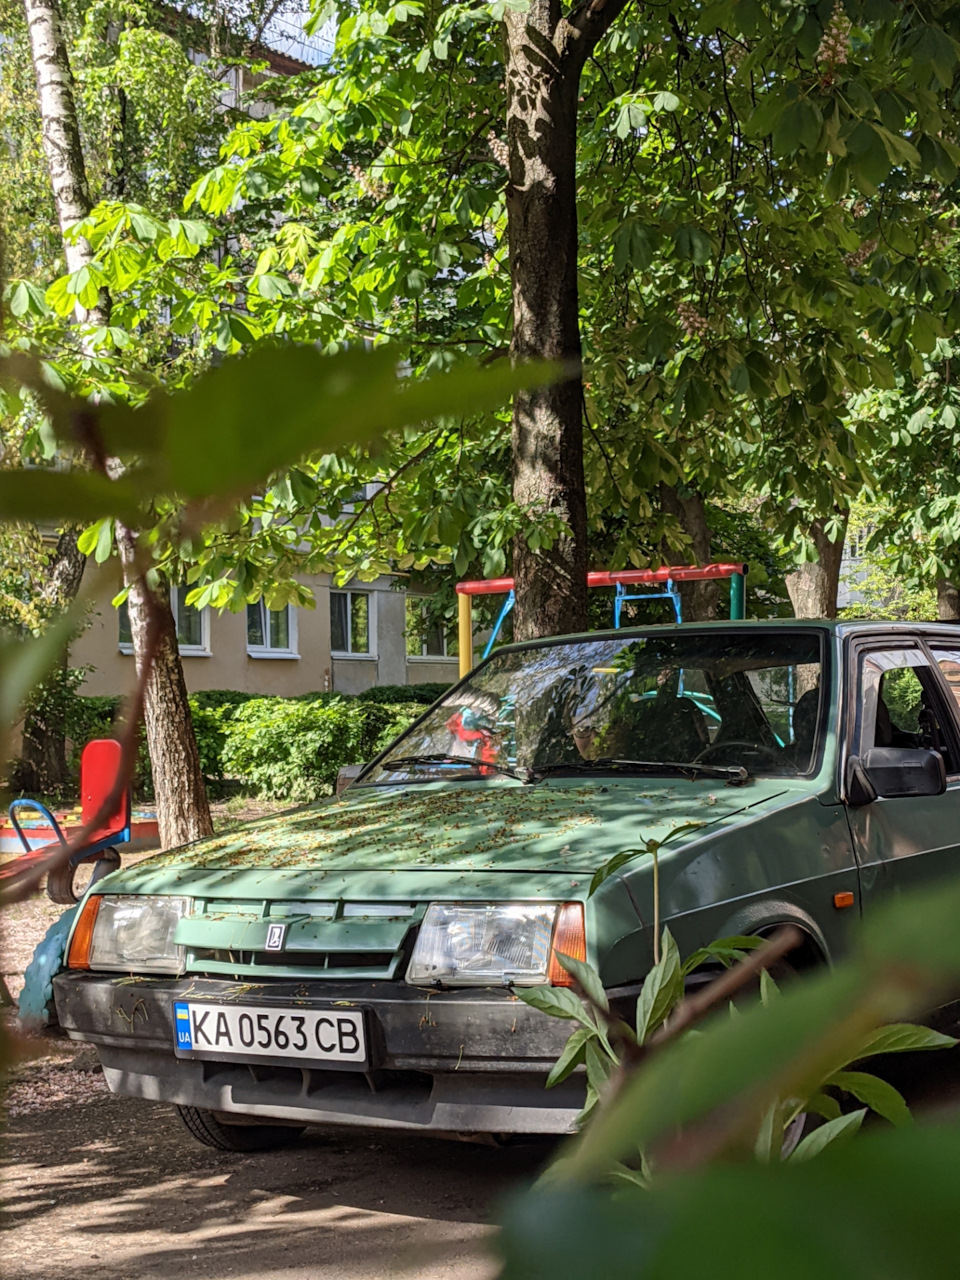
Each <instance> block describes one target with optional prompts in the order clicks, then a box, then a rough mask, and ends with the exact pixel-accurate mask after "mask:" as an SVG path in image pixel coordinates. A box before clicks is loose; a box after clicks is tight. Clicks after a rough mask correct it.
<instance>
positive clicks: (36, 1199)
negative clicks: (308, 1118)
mask: <svg viewBox="0 0 960 1280" xmlns="http://www.w3.org/2000/svg"><path fill="white" fill-rule="evenodd" d="M244 816H246V814H245V813H244V812H243V810H242V809H241V808H240V806H238V805H236V804H232V805H229V806H218V812H217V815H216V819H215V820H216V822H217V826H218V829H220V830H222V829H224V827H226V826H227V825H228V824H231V823H233V822H235V821H237V820H238V819H240V818H242V817H244ZM251 816H252V815H251ZM140 856H148V855H140ZM133 860H134V859H133V858H128V859H125V860H124V861H125V862H129V861H133ZM61 910H62V908H60V907H57V906H55V905H54V904H53V903H51V902H49V901H48V900H47V899H46V897H35V898H33V899H31V900H30V901H29V902H26V903H21V904H18V905H17V906H15V907H13V908H10V909H9V910H7V911H5V912H4V914H3V918H2V921H0V926H2V929H3V946H2V952H0V970H2V971H3V972H4V974H5V975H6V979H7V984H8V986H9V987H10V989H11V991H12V992H13V993H14V994H16V992H17V991H19V989H20V986H21V984H22V975H23V969H24V966H25V965H26V964H27V963H28V961H29V959H30V956H31V954H32V952H33V948H34V946H35V945H36V943H37V941H38V940H39V939H40V938H41V937H42V935H43V932H44V931H45V929H46V928H47V927H48V926H49V925H50V924H52V923H53V921H54V920H56V919H57V917H58V916H59V914H60V912H61ZM7 1022H8V1025H9V1026H10V1027H11V1028H12V1025H13V1023H12V1018H10V1017H9V1016H8V1017H7ZM19 1047H20V1051H21V1053H22V1054H23V1057H22V1058H21V1060H20V1062H19V1063H18V1064H17V1065H16V1066H15V1067H14V1068H13V1070H12V1072H11V1073H10V1079H9V1082H8V1085H7V1087H6V1090H5V1110H6V1117H7V1119H6V1126H5V1134H4V1141H3V1146H2V1149H0V1186H2V1199H3V1203H4V1211H3V1217H2V1219H0V1226H2V1228H3V1234H2V1236H0V1273H2V1275H3V1277H4V1280H40V1278H41V1277H42V1278H43V1280H139V1278H140V1277H164V1278H166V1277H177V1278H178V1280H180V1278H181V1277H182V1278H183V1280H227V1277H231V1278H233V1277H243V1278H244V1280H281V1278H282V1280H387V1277H392V1276H415V1277H417V1278H418V1280H487V1277H492V1276H494V1275H495V1274H496V1264H495V1262H494V1261H493V1260H492V1259H491V1257H490V1256H489V1254H488V1251H487V1243H488V1240H489V1238H490V1232H491V1229H490V1227H489V1225H488V1224H489V1221H490V1218H491V1216H492V1215H493V1214H494V1213H495V1211H496V1205H497V1203H498V1201H499V1200H500V1198H501V1197H503V1196H504V1195H505V1194H506V1192H507V1191H508V1189H509V1188H510V1186H511V1185H512V1184H514V1183H515V1182H516V1181H517V1180H526V1181H529V1180H530V1179H531V1178H532V1177H534V1176H535V1175H536V1173H537V1171H538V1169H539V1168H541V1167H542V1165H543V1164H544V1162H545V1161H546V1159H547V1158H548V1156H549V1154H550V1152H551V1150H552V1146H551V1144H549V1143H540V1144H536V1143H532V1144H523V1145H520V1146H511V1147H501V1148H497V1147H486V1146H477V1145H472V1144H466V1143H460V1142H453V1141H444V1140H439V1139H433V1138H425V1137H420V1136H418V1135H409V1136H404V1135H397V1134H389V1133H377V1132H371V1131H369V1130H367V1131H364V1130H350V1129H340V1130H336V1131H334V1130H330V1129H327V1130H320V1129H310V1130H308V1131H307V1132H306V1133H305V1134H304V1135H303V1137H301V1138H299V1139H297V1141H296V1142H295V1143H294V1145H293V1146H291V1147H289V1148H287V1149H286V1150H283V1151H277V1152H270V1153H266V1154H256V1155H233V1154H227V1153H225V1152H220V1151H214V1150H212V1149H211V1148H209V1147H204V1146H201V1145H200V1144H199V1143H198V1142H197V1141H196V1140H195V1139H194V1138H192V1137H191V1136H190V1135H189V1134H188V1133H187V1131H186V1130H185V1129H184V1128H183V1127H182V1125H181V1123H180V1121H179V1119H178V1118H177V1115H176V1113H175V1112H174V1110H173V1108H172V1107H168V1106H164V1105H161V1104H159V1103H150V1102H142V1101H139V1100H135V1099H131V1098H121V1097H116V1096H114V1095H112V1094H110V1093H109V1092H108V1090H107V1088H106V1084H105V1082H104V1078H103V1074H102V1072H101V1071H100V1069H99V1063H98V1061H97V1056H96V1052H95V1051H94V1050H92V1049H89V1048H84V1047H83V1046H80V1045H74V1044H71V1043H70V1042H69V1041H62V1040H59V1039H53V1038H51V1037H44V1038H40V1039H33V1040H25V1041H21V1042H20V1046H19Z"/></svg>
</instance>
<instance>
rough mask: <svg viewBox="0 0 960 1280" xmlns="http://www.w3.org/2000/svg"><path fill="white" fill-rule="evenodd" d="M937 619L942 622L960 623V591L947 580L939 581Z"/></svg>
mask: <svg viewBox="0 0 960 1280" xmlns="http://www.w3.org/2000/svg"><path fill="white" fill-rule="evenodd" d="M937 617H938V618H939V619H940V621H941V622H958V621H960V590H958V588H957V587H955V586H954V585H953V583H952V582H949V581H948V580H947V579H946V578H938V579H937Z"/></svg>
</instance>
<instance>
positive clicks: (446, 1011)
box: [54, 973, 584, 1134]
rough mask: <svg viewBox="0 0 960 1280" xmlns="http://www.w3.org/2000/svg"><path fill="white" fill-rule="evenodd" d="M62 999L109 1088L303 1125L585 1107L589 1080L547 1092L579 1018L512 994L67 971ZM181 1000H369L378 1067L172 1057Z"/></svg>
mask: <svg viewBox="0 0 960 1280" xmlns="http://www.w3.org/2000/svg"><path fill="white" fill-rule="evenodd" d="M331 987H333V988H334V989H333V990H331ZM54 996H55V999H56V1005H57V1014H58V1017H59V1020H60V1025H61V1027H62V1028H63V1029H64V1030H65V1031H66V1032H67V1033H68V1035H70V1036H71V1038H73V1039H75V1040H83V1041H87V1042H89V1043H92V1044H95V1045H96V1046H97V1049H98V1052H99V1054H100V1060H101V1062H102V1063H103V1069H104V1075H105V1077H106V1080H107V1083H108V1085H109V1087H110V1089H111V1090H112V1091H113V1092H114V1093H124V1094H129V1095H132V1096H134V1097H141V1098H150V1099H153V1100H155V1101H162V1102H171V1103H177V1104H179V1105H181V1106H195V1107H204V1108H207V1109H208V1110H211V1111H221V1112H233V1113H239V1114H243V1115H250V1116H262V1117H264V1118H274V1119H283V1120H290V1121H299V1122H301V1123H308V1124H328V1123H336V1124H352V1125H364V1126H370V1127H382V1128H384V1127H385V1128H401V1129H424V1130H432V1131H434V1132H436V1131H443V1132H475V1133H531V1134H532V1133H567V1132H569V1131H570V1130H571V1129H572V1126H573V1121H574V1119H575V1117H576V1115H577V1113H578V1112H579V1110H580V1109H581V1107H582V1106H583V1099H584V1085H583V1080H582V1076H578V1075H574V1076H572V1077H570V1078H569V1079H568V1080H567V1081H565V1082H564V1084H562V1085H560V1086H558V1087H557V1088H555V1089H551V1090H546V1089H545V1088H544V1083H545V1080H546V1076H547V1073H548V1072H549V1070H550V1068H551V1067H552V1065H553V1063H554V1062H555V1061H556V1059H557V1058H558V1057H559V1055H560V1051H561V1050H562V1048H563V1046H564V1044H565V1042H566V1039H567V1036H568V1035H569V1034H570V1031H571V1029H572V1027H571V1024H570V1023H568V1022H565V1021H562V1020H560V1019H555V1018H550V1017H547V1016H546V1015H544V1014H542V1013H539V1012H538V1011H537V1010H535V1009H531V1008H530V1007H529V1006H528V1005H525V1004H524V1003H523V1002H522V1001H520V1000H517V999H516V998H515V997H513V996H511V995H510V993H509V992H505V991H499V990H477V991H445V992H426V991H418V990H416V989H414V988H411V987H407V986H405V985H404V984H402V983H394V982H382V981H381V982H338V983H336V984H332V983H329V982H299V981H272V982H269V983H258V984H248V983H237V982H225V981H218V980H216V979H211V978H197V979H192V978H181V979H174V978H129V977H124V976H122V975H106V974H88V973H62V974H60V975H59V976H58V977H57V978H56V979H55V980H54ZM185 998H189V999H191V1000H211V1001H242V1003H243V1004H245V1005H247V1004H256V1003H257V1001H258V999H261V1000H269V1002H270V1003H282V1002H286V1001H289V1002H290V1003H291V1004H295V1005H297V1006H298V1007H304V1006H307V1007H310V1006H314V1007H320V1008H328V1007H329V1006H331V1005H332V1004H333V1002H335V1001H336V1002H338V1003H339V1002H348V1003H349V1004H352V1005H357V1006H360V1007H362V1008H363V1009H365V1010H366V1012H367V1018H368V1033H369V1037H370V1042H371V1061H370V1064H369V1067H368V1069H367V1070H364V1071H357V1070H327V1069H321V1068H313V1067H303V1066H299V1065H296V1064H295V1063H294V1062H292V1061H291V1063H290V1064H289V1065H285V1064H284V1063H283V1062H282V1060H281V1061H278V1062H277V1063H276V1064H273V1063H271V1064H269V1065H265V1064H263V1063H262V1062H261V1063H258V1064H256V1065H247V1064H245V1063H236V1062H223V1061H210V1060H198V1059H184V1058H177V1057H176V1056H175V1055H174V1052H173V1045H174V1038H175V1033H174V1027H173V1002H174V1000H176V999H181V1000H182V999H185ZM341 1007H342V1005H341Z"/></svg>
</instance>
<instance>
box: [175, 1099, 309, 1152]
mask: <svg viewBox="0 0 960 1280" xmlns="http://www.w3.org/2000/svg"><path fill="white" fill-rule="evenodd" d="M177 1114H178V1115H179V1117H180V1119H181V1120H182V1121H183V1124H184V1125H185V1127H186V1128H187V1130H188V1131H189V1132H190V1133H191V1134H192V1136H193V1137H194V1138H196V1140H197V1141H198V1142H202V1143H203V1144H204V1146H206V1147H215V1148H216V1149H217V1150H218V1151H274V1150H276V1149H277V1148H279V1147H286V1146H289V1144H290V1143H291V1142H294V1141H295V1140H296V1139H297V1138H299V1137H300V1135H301V1133H303V1130H304V1128H305V1127H306V1126H305V1125H285V1124H268V1123H266V1122H265V1123H263V1124H261V1123H259V1122H254V1123H253V1124H224V1122H223V1121H222V1120H220V1119H219V1118H218V1116H216V1115H215V1114H214V1113H213V1112H212V1111H205V1110H204V1109H203V1108H202V1107H177Z"/></svg>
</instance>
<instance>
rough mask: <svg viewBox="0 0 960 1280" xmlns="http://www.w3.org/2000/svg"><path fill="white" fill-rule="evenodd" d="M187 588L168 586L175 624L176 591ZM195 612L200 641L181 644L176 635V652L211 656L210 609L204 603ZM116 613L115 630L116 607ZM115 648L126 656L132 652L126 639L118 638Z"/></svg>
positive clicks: (196, 656)
mask: <svg viewBox="0 0 960 1280" xmlns="http://www.w3.org/2000/svg"><path fill="white" fill-rule="evenodd" d="M189 590H190V588H189V587H178V586H174V585H171V587H170V609H171V611H172V613H173V621H174V624H176V621H177V607H178V600H179V596H178V592H180V591H183V592H187V591H189ZM197 612H198V613H199V615H200V643H199V644H181V643H180V640H179V637H178V639H177V652H178V653H179V654H180V656H181V658H212V657H213V650H212V649H211V648H210V610H209V608H208V607H207V606H206V605H204V606H203V608H202V609H198V610H197ZM116 614H117V631H118V632H119V629H120V609H119V608H118V609H117V611H116ZM117 648H118V649H119V650H120V652H121V653H122V654H125V655H126V656H127V657H130V656H131V655H132V654H133V644H132V643H130V642H128V641H126V640H120V639H119V638H118V640H117Z"/></svg>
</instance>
